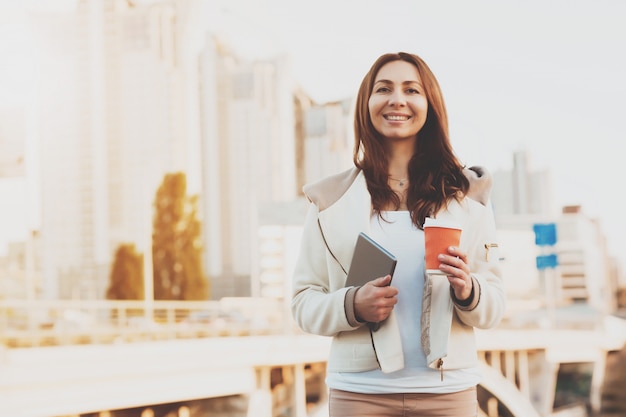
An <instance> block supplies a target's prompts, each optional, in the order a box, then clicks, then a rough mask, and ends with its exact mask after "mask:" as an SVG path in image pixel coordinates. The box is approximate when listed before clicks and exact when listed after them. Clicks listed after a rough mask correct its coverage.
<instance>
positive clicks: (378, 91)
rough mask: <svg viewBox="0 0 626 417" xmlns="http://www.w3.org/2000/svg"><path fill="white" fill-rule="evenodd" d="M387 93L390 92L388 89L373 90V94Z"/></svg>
mask: <svg viewBox="0 0 626 417" xmlns="http://www.w3.org/2000/svg"><path fill="white" fill-rule="evenodd" d="M389 91H391V90H390V89H389V87H378V88H377V89H375V90H374V92H375V93H387V92H389Z"/></svg>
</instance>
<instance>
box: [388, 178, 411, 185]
mask: <svg viewBox="0 0 626 417" xmlns="http://www.w3.org/2000/svg"><path fill="white" fill-rule="evenodd" d="M389 179H390V180H392V181H398V185H399V186H400V187H404V184H406V183H405V181H406V180H408V178H402V179H401V180H399V179H397V178H392V177H389Z"/></svg>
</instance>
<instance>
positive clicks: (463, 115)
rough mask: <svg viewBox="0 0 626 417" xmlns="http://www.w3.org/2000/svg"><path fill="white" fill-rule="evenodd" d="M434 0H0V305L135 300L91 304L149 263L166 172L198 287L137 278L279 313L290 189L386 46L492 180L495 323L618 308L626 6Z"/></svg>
mask: <svg viewBox="0 0 626 417" xmlns="http://www.w3.org/2000/svg"><path fill="white" fill-rule="evenodd" d="M433 3H435V2H421V1H404V2H394V3H389V2H382V1H354V0H349V1H345V2H332V3H331V2H330V1H326V0H324V1H319V2H311V3H309V2H293V1H286V0H264V1H252V0H248V1H244V0H234V1H226V0H224V1H209V0H206V1H203V0H161V1H147V0H144V1H139V0H137V1H130V0H76V1H69V0H60V1H37V0H32V1H25V2H10V1H6V0H3V1H0V56H2V60H1V61H0V62H2V64H1V65H0V202H1V204H0V300H5V301H10V302H13V301H16V300H17V301H19V300H24V301H41V302H42V303H44V302H55V301H58V300H68V301H92V302H94V303H97V302H100V301H103V300H106V299H120V298H121V299H143V297H140V296H135V297H133V296H120V297H114V296H111V293H110V292H109V288H110V287H111V283H112V281H113V280H114V279H115V278H114V276H119V275H115V274H113V266H114V264H115V262H116V254H117V253H118V250H119V249H120V247H122V246H124V245H126V247H127V248H130V249H129V250H130V252H131V254H134V255H133V256H135V255H138V256H139V257H136V259H140V260H141V263H142V264H141V266H140V268H139V269H137V270H138V271H141V274H142V275H143V276H146V277H149V276H151V275H152V273H153V272H154V273H160V272H158V271H160V270H157V269H158V268H157V267H158V265H159V264H158V262H159V259H156V258H155V259H153V250H152V249H153V245H154V242H155V241H154V240H153V239H156V238H155V236H156V232H155V229H154V227H155V224H157V223H156V221H158V219H159V218H160V217H159V216H156V217H155V214H158V213H159V211H158V210H159V209H158V207H157V203H156V202H157V199H156V197H157V195H159V192H161V191H160V190H163V189H165V188H166V185H167V184H168V183H167V181H168V179H169V180H172V181H174V180H173V179H172V178H178V181H181V182H179V183H176V184H177V185H175V186H173V185H172V187H179V188H178V189H177V192H179V195H178V196H179V197H180V198H181V199H182V200H184V201H185V203H184V204H185V208H184V210H187V211H186V212H185V213H187V214H186V216H187V217H185V218H186V219H191V220H187V223H184V224H185V225H186V226H188V227H187V229H188V230H189V229H192V226H193V227H196V226H197V230H196V229H193V230H195V231H194V232H193V233H195V234H193V236H192V237H191V238H190V242H191V243H192V246H191V247H192V249H191V250H190V252H189V253H194V254H197V258H195V259H194V260H193V262H194V263H195V265H200V268H201V269H200V270H197V271H196V272H197V273H196V275H195V276H196V278H201V280H203V279H206V282H207V287H206V288H200V287H194V288H200V289H199V290H198V291H196V292H195V295H194V294H192V295H190V291H188V290H184V289H182V288H178V287H177V286H176V285H174V284H173V283H174V281H173V280H172V281H171V282H172V283H170V281H167V280H165V281H163V282H166V281H167V283H166V284H163V283H159V282H160V281H158V282H157V280H156V279H155V281H154V282H152V280H151V279H145V280H144V281H143V282H142V283H141V285H142V286H143V287H142V288H143V289H145V290H147V291H148V293H153V294H154V296H153V297H154V298H158V299H174V300H195V301H201V300H210V301H215V302H223V303H224V302H225V300H226V302H231V303H236V301H235V300H236V299H238V298H239V299H242V300H247V302H250V303H251V301H250V300H251V299H265V300H272V301H273V302H274V301H275V302H276V303H277V305H280V306H281V307H280V309H281V313H282V314H283V315H285V317H287V316H288V303H289V294H290V271H291V269H292V267H293V263H294V260H295V257H296V255H297V250H298V244H299V236H300V230H301V224H302V222H303V220H304V213H305V210H306V206H307V203H306V200H305V198H304V196H303V195H302V193H301V189H302V186H303V185H304V184H305V183H308V182H310V181H314V180H317V179H319V178H321V177H324V176H326V175H330V174H333V173H336V172H338V171H341V170H343V169H346V168H348V167H350V166H351V165H352V144H353V136H352V135H353V132H352V113H353V105H354V102H353V100H354V98H355V94H356V90H357V88H358V84H359V83H360V81H361V79H362V77H363V75H364V74H365V72H366V71H367V69H368V68H369V66H370V65H371V63H372V62H373V60H374V59H375V58H376V57H377V56H378V55H380V54H381V53H384V52H395V51H399V50H406V51H408V52H414V53H417V54H419V55H421V56H422V57H423V58H424V59H425V60H426V61H427V62H428V63H429V65H430V66H431V68H432V69H433V71H434V72H435V74H436V75H437V76H438V78H439V80H440V83H441V85H442V88H443V93H444V97H445V98H446V102H447V105H448V109H449V116H450V123H451V136H452V143H453V146H454V147H455V149H456V150H457V153H458V155H459V157H460V159H461V160H462V161H463V162H464V163H466V164H467V165H470V166H471V165H483V166H485V167H486V168H487V169H488V170H489V171H491V173H492V174H493V177H494V189H493V192H492V204H493V206H494V211H495V214H496V222H497V226H498V229H499V233H500V237H501V245H502V256H503V259H502V260H503V265H504V270H505V274H504V279H505V285H506V289H507V294H508V295H509V300H510V303H509V313H508V317H507V319H508V320H510V321H512V322H515V321H516V320H517V322H518V323H523V325H526V324H525V322H524V320H528V321H533V320H534V321H537V320H538V321H539V322H540V323H544V322H545V323H547V321H549V320H550V319H551V316H550V315H549V314H545V313H546V310H541V315H539V316H531V317H528V316H523V315H520V316H516V313H517V312H518V311H528V309H529V308H536V307H537V306H538V307H541V308H548V307H551V308H553V309H557V308H558V307H562V306H572V305H575V306H580V305H584V306H585V307H586V308H587V307H588V308H590V309H591V311H594V312H597V313H599V314H608V315H613V314H620V312H621V311H623V310H622V309H623V308H624V307H625V306H626V292H625V289H626V276H625V273H624V262H625V261H626V253H625V252H624V250H623V248H624V247H626V220H625V219H624V216H623V214H622V213H621V211H622V210H621V209H620V204H621V201H622V197H621V195H620V192H619V188H618V187H617V186H618V184H619V167H620V166H621V159H622V157H623V155H624V151H626V144H625V141H624V128H623V123H622V122H621V115H622V113H623V112H624V110H626V108H625V107H626V104H624V101H623V96H624V94H626V81H625V80H624V79H623V76H622V72H623V69H624V66H625V65H626V58H625V57H624V54H623V52H621V51H623V50H626V34H625V33H623V29H622V27H621V26H620V25H621V24H622V22H623V19H624V17H626V6H624V5H623V4H622V3H621V2H618V1H601V2H591V1H574V2H566V1H554V2H550V3H549V4H547V3H545V2H539V1H530V2H524V4H517V3H504V2H495V1H494V2H492V1H479V2H451V3H447V2H437V4H433ZM169 184H170V185H171V184H173V183H169ZM172 189H174V188H172ZM182 200H181V201H182ZM158 201H161V200H158ZM189 213H191V214H189ZM194 221H195V222H196V223H194ZM538 225H539V226H542V225H548V226H554V228H555V230H556V236H555V239H554V241H553V242H550V244H549V245H544V244H538V242H537V240H536V239H537V234H536V227H537V226H538ZM163 239H165V240H166V238H163ZM154 253H157V252H154ZM548 255H555V258H550V259H557V263H556V264H554V265H550V267H549V268H547V269H546V268H544V267H543V266H541V265H539V264H538V259H548V258H545V256H548ZM172 268H173V269H172V271H171V273H172V275H176V271H177V269H176V268H177V266H176V265H175V262H174V263H173V264H172ZM181 268H183V267H181ZM187 274H188V275H189V273H188V272H187ZM159 276H161V275H159ZM152 286H154V288H152ZM163 288H167V289H168V290H167V291H168V295H167V296H158V295H157V293H158V291H160V290H161V289H163ZM135 295H136V293H135ZM146 298H150V295H148V297H146ZM41 305H46V304H41ZM93 305H97V304H93ZM529 306H530V307H529ZM133 308H134V307H133ZM548 313H549V311H548ZM552 313H554V314H556V313H555V311H552ZM47 319H49V318H46V320H47ZM231 319H232V317H231ZM552 319H554V317H552ZM65 320H68V318H67V317H65ZM69 320H71V318H70V319H69ZM283 320H288V319H287V318H283ZM545 323H544V324H545ZM545 326H548V324H546V325H545ZM545 326H544V327H545ZM540 327H541V326H540ZM285 328H289V324H287V325H285V324H284V323H283V324H282V329H285Z"/></svg>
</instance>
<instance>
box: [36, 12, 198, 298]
mask: <svg viewBox="0 0 626 417" xmlns="http://www.w3.org/2000/svg"><path fill="white" fill-rule="evenodd" d="M174 13H175V9H174V8H173V6H172V5H168V4H154V5H151V6H132V5H131V3H129V2H116V1H113V0H103V1H90V0H83V1H79V2H78V3H77V8H76V10H75V12H73V13H63V14H52V13H45V14H39V15H36V16H34V17H33V20H34V24H33V27H34V28H35V31H36V35H37V44H38V52H39V56H38V61H39V68H40V74H39V75H40V79H39V89H38V90H39V98H40V107H39V109H38V111H39V126H38V129H39V135H40V138H41V144H40V146H41V177H42V250H43V273H44V279H43V281H44V297H47V298H56V297H60V298H68V297H81V298H101V297H103V294H104V291H105V290H106V285H107V281H108V280H107V274H108V271H109V266H110V263H111V258H112V254H113V253H114V250H115V248H116V246H117V245H118V244H119V243H121V242H127V241H130V242H139V243H140V246H144V249H145V247H147V246H148V245H147V240H148V237H149V234H150V227H151V218H152V216H151V205H152V200H153V199H154V193H155V191H156V189H157V187H158V185H159V183H160V181H161V179H162V177H163V175H164V174H165V173H166V172H169V171H176V170H181V169H182V168H183V167H184V165H185V159H186V156H187V155H186V153H185V151H186V149H187V147H186V146H185V145H184V136H183V134H182V131H183V127H182V126H183V122H182V117H181V113H182V107H181V94H180V84H181V77H182V74H181V73H180V71H179V70H178V68H177V61H176V26H175V23H174V22H175V20H174V16H173V15H174ZM144 243H145V245H144Z"/></svg>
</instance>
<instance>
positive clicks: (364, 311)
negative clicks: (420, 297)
mask: <svg viewBox="0 0 626 417" xmlns="http://www.w3.org/2000/svg"><path fill="white" fill-rule="evenodd" d="M390 283H391V275H387V276H385V277H380V278H376V279H374V280H372V281H370V282H368V283H367V284H365V285H363V286H362V287H360V288H359V289H358V290H357V292H356V294H355V296H354V313H355V315H356V318H357V320H359V321H362V322H368V323H378V322H381V321H383V320H385V319H386V318H387V317H389V314H391V310H393V306H395V305H396V303H397V302H398V289H397V288H395V287H392V286H390V285H389V284H390Z"/></svg>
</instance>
